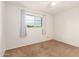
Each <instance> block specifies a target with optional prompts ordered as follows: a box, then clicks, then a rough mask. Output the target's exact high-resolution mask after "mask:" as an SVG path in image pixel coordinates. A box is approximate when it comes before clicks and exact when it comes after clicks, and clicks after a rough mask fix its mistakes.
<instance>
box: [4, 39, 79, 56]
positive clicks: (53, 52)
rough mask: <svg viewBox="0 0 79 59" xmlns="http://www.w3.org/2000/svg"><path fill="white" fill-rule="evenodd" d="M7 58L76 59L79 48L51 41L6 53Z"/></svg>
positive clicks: (78, 54)
mask: <svg viewBox="0 0 79 59" xmlns="http://www.w3.org/2000/svg"><path fill="white" fill-rule="evenodd" d="M4 56H5V57H66V56H67V57H70V56H72V57H75V56H79V48H77V47H74V46H71V45H68V44H65V43H62V42H59V41H56V40H49V41H46V42H41V43H37V44H33V45H28V46H24V47H20V48H16V49H11V50H8V51H6V52H5V55H4Z"/></svg>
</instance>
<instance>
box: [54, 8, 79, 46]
mask: <svg viewBox="0 0 79 59" xmlns="http://www.w3.org/2000/svg"><path fill="white" fill-rule="evenodd" d="M54 38H55V39H56V40H59V41H62V42H65V43H68V44H71V45H74V46H77V47H79V7H77V8H73V9H70V10H66V11H64V12H61V13H59V14H56V15H55V17H54Z"/></svg>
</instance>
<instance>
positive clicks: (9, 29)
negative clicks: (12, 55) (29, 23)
mask: <svg viewBox="0 0 79 59" xmlns="http://www.w3.org/2000/svg"><path fill="white" fill-rule="evenodd" d="M5 9H6V11H5V12H6V13H5V15H6V16H5V22H4V23H5V24H4V25H5V39H6V49H12V48H17V47H21V46H25V45H29V44H34V43H38V42H42V41H46V40H50V39H52V38H53V17H52V16H51V15H50V14H46V13H43V12H40V11H33V10H29V9H27V8H23V7H20V6H19V5H17V4H15V3H8V2H7V3H6V6H5ZM21 9H25V10H26V11H27V10H29V11H31V12H35V13H39V14H41V15H43V14H45V15H46V22H47V23H46V31H47V34H46V36H43V35H42V33H41V30H40V29H33V28H32V29H30V30H31V33H30V32H29V33H28V34H27V36H26V37H24V38H21V37H20V36H19V35H20V34H19V32H20V20H21V12H20V11H21ZM33 33H34V34H35V33H36V34H35V35H36V36H34V34H33Z"/></svg>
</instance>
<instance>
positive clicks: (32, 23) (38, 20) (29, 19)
mask: <svg viewBox="0 0 79 59" xmlns="http://www.w3.org/2000/svg"><path fill="white" fill-rule="evenodd" d="M25 22H26V26H27V27H29V28H31V27H42V17H40V16H34V15H27V14H26V15H25Z"/></svg>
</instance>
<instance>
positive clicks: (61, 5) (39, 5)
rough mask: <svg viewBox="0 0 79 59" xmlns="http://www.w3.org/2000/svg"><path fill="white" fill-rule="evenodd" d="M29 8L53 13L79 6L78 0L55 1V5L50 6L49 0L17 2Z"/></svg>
mask: <svg viewBox="0 0 79 59" xmlns="http://www.w3.org/2000/svg"><path fill="white" fill-rule="evenodd" d="M17 3H19V4H21V5H23V6H25V7H28V8H30V9H34V10H39V11H43V12H47V13H50V14H55V13H58V12H60V11H65V10H67V9H72V8H74V7H78V6H79V1H59V2H58V1H57V3H56V5H55V6H51V1H21V2H17Z"/></svg>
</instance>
